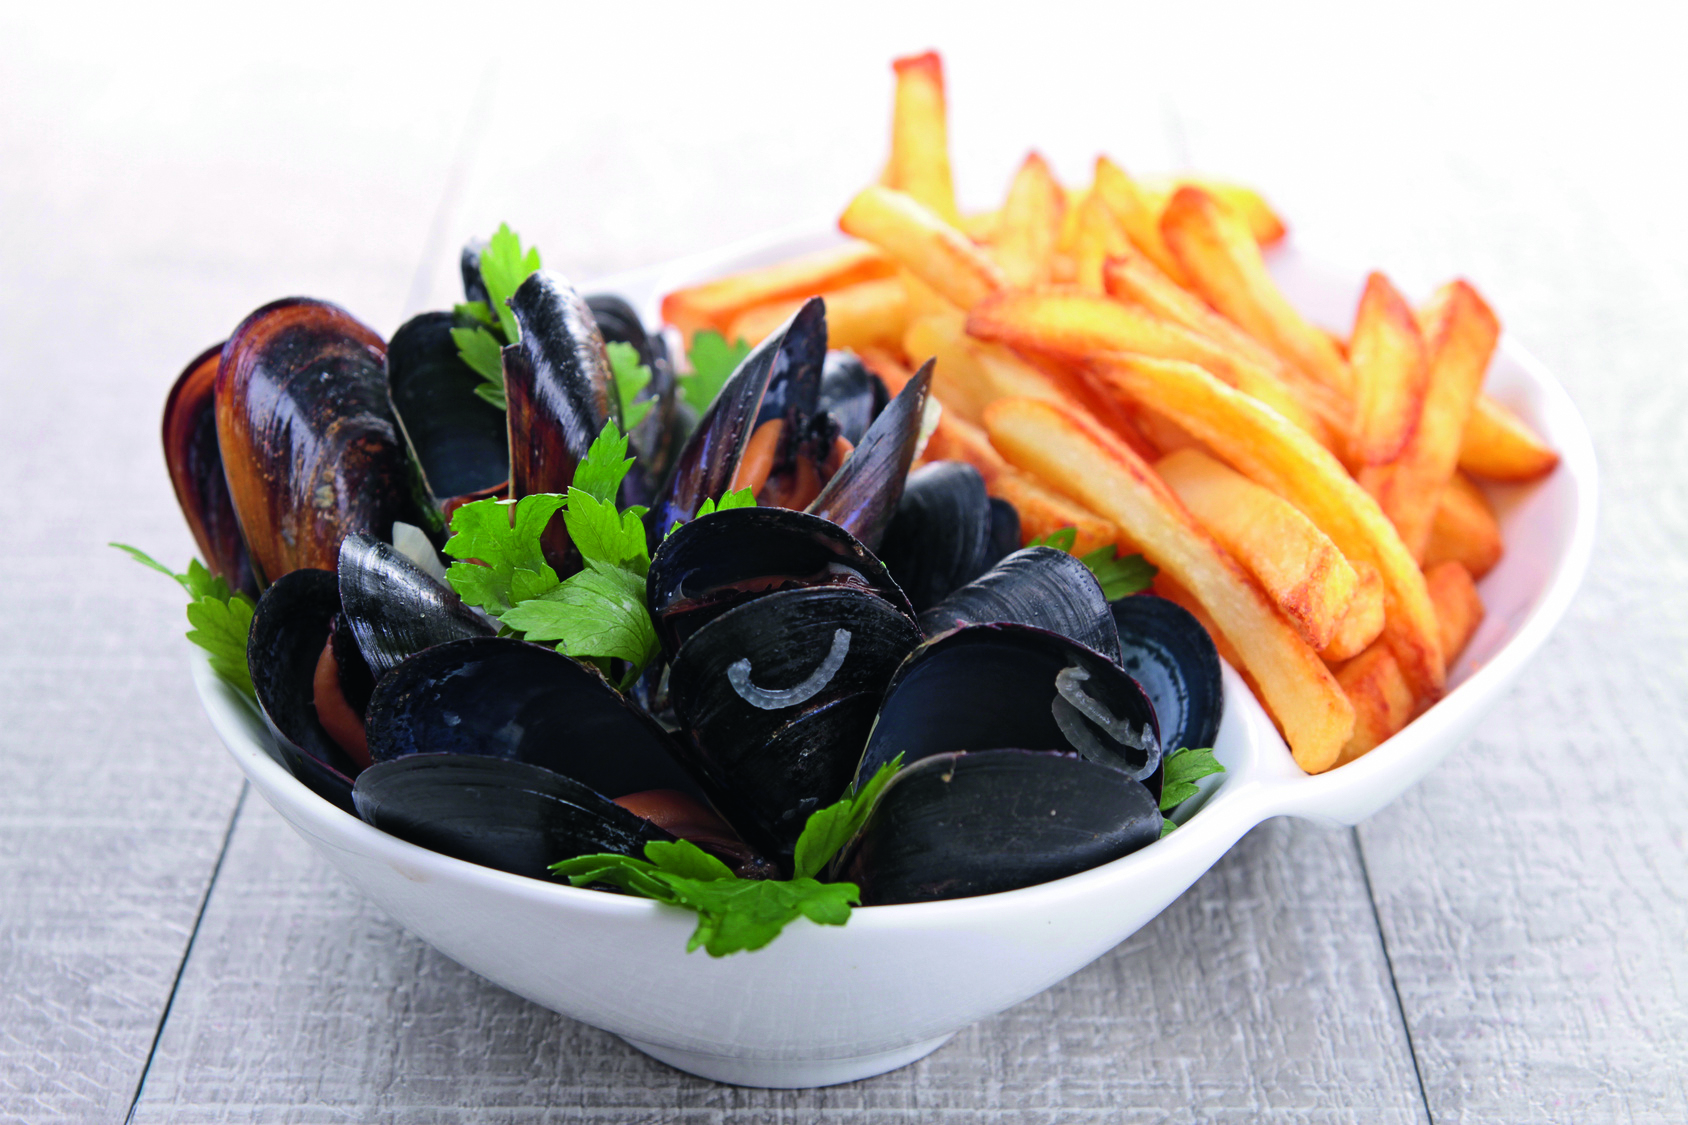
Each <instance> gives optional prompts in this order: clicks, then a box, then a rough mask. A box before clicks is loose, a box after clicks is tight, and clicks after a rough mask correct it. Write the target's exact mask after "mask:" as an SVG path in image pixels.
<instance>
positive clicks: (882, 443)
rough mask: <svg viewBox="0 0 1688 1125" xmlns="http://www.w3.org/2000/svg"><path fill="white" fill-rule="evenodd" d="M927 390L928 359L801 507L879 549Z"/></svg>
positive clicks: (894, 508)
mask: <svg viewBox="0 0 1688 1125" xmlns="http://www.w3.org/2000/svg"><path fill="white" fill-rule="evenodd" d="M931 389H932V361H931V360H927V361H926V363H925V365H924V366H922V367H921V368H920V370H919V371H917V372H915V374H914V378H912V379H910V380H909V381H908V382H907V383H905V384H903V389H902V390H900V391H898V392H897V396H896V397H895V398H893V399H892V400H891V404H890V405H889V406H887V407H886V408H885V409H884V410H882V411H880V413H879V417H877V418H875V419H874V420H873V424H872V425H871V426H869V427H868V428H867V432H866V433H865V434H863V435H862V440H861V443H860V444H859V445H857V446H856V448H855V450H854V451H853V452H852V453H851V454H850V456H849V457H848V458H846V459H845V461H844V463H843V464H842V465H840V466H839V467H838V471H837V472H836V473H834V474H833V475H832V478H831V479H830V480H828V481H827V482H826V487H825V488H823V489H821V493H820V495H819V496H817V497H815V499H814V502H813V503H811V504H810V505H809V506H808V508H807V509H805V510H806V511H808V512H811V513H813V514H814V515H817V516H820V517H822V518H823V519H828V520H831V521H832V522H833V523H835V524H837V525H838V526H839V527H842V528H843V529H844V530H845V531H848V532H849V533H850V534H851V535H854V536H855V537H856V538H857V539H859V540H861V542H862V543H863V544H864V545H866V547H867V549H868V550H870V551H876V550H878V549H879V545H880V540H881V539H883V538H884V537H885V529H886V528H887V527H889V526H890V523H891V518H892V517H893V516H894V515H896V513H897V505H898V504H899V503H900V502H901V501H902V498H903V485H904V482H905V481H906V480H907V479H908V470H909V466H910V465H911V464H913V462H914V451H915V447H916V446H917V445H918V444H919V443H920V428H921V423H922V421H923V420H924V418H925V416H926V399H927V395H928V394H929V393H930V391H931Z"/></svg>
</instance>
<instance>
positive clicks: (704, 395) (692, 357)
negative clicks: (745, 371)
mask: <svg viewBox="0 0 1688 1125" xmlns="http://www.w3.org/2000/svg"><path fill="white" fill-rule="evenodd" d="M749 354H750V345H749V344H747V343H746V342H745V341H744V340H743V339H742V338H741V339H739V340H737V341H735V342H734V343H731V344H729V343H727V338H726V337H725V336H722V335H721V333H719V332H716V331H715V330H714V329H711V328H706V329H704V330H703V331H702V332H699V333H698V334H697V335H695V336H693V337H692V346H691V347H689V348H687V349H686V361H687V362H688V363H690V364H691V367H692V373H691V374H690V375H682V376H680V394H681V397H683V398H684V399H685V400H686V402H688V403H689V404H690V405H691V407H692V409H693V410H696V411H697V412H698V413H699V414H702V413H703V412H704V411H705V410H708V409H709V404H710V403H712V402H714V401H715V396H716V395H718V394H720V393H721V387H722V386H723V385H724V384H725V383H726V382H727V378H728V376H730V375H732V373H733V372H734V371H736V370H737V369H738V365H739V364H740V363H742V362H744V357H745V356H747V355H749Z"/></svg>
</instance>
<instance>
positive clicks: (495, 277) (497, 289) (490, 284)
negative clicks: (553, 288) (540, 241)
mask: <svg viewBox="0 0 1688 1125" xmlns="http://www.w3.org/2000/svg"><path fill="white" fill-rule="evenodd" d="M538 270H539V250H538V249H537V248H535V247H531V246H530V247H528V249H527V250H526V251H525V252H524V251H523V250H522V240H521V239H520V238H517V237H516V233H515V232H514V231H512V230H511V229H510V224H509V223H499V224H498V231H497V233H495V234H494V235H493V236H492V238H491V240H490V241H488V242H487V244H486V249H484V250H482V251H481V280H482V281H483V282H485V283H486V292H487V296H488V297H490V298H491V302H490V303H491V305H492V311H493V313H494V314H495V315H497V317H498V323H499V326H500V327H502V328H503V329H504V339H505V341H506V342H508V343H511V344H513V343H515V342H516V341H517V340H519V339H521V338H522V333H521V329H519V328H518V327H517V326H516V314H515V313H513V312H511V311H510V306H509V305H507V304H505V302H506V301H508V300H509V299H510V298H511V296H513V295H514V294H515V292H516V290H517V289H519V288H521V284H522V282H524V281H526V280H527V279H528V276H529V275H530V274H533V273H536V272H538Z"/></svg>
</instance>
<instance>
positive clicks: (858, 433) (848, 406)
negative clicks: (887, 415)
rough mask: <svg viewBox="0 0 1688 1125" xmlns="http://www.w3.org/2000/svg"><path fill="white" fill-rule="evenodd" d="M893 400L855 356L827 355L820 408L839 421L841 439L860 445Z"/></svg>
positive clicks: (854, 354)
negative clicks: (868, 429)
mask: <svg viewBox="0 0 1688 1125" xmlns="http://www.w3.org/2000/svg"><path fill="white" fill-rule="evenodd" d="M890 401H891V394H890V392H889V391H887V390H886V389H885V382H884V380H882V379H880V377H879V376H877V375H875V374H874V373H873V372H871V371H869V370H868V369H867V364H865V363H863V362H862V361H861V358H860V357H859V356H857V355H856V353H854V352H848V351H832V352H827V353H826V363H825V365H824V366H823V367H822V369H821V393H820V401H819V402H818V403H817V406H818V408H819V409H820V410H822V411H824V412H825V413H827V414H830V415H832V417H833V418H834V420H836V421H837V423H838V433H839V436H841V437H842V438H843V439H844V440H845V441H847V442H849V443H850V444H851V445H860V444H861V440H862V435H864V434H866V433H867V428H868V427H869V426H871V425H873V420H874V419H875V418H877V417H879V412H880V411H882V410H884V409H885V406H886V404H887V403H889V402H890Z"/></svg>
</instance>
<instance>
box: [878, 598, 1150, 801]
mask: <svg viewBox="0 0 1688 1125" xmlns="http://www.w3.org/2000/svg"><path fill="white" fill-rule="evenodd" d="M998 748H1015V749H1021V750H1058V751H1061V752H1064V753H1066V752H1077V753H1078V754H1080V755H1082V756H1083V757H1085V758H1087V759H1089V760H1091V761H1095V762H1099V763H1101V764H1103V765H1106V766H1109V767H1110V768H1113V769H1118V770H1121V771H1123V772H1124V773H1125V775H1126V776H1127V777H1132V778H1135V779H1137V780H1140V781H1143V782H1145V783H1147V784H1148V785H1149V787H1150V788H1151V789H1152V790H1153V791H1154V792H1155V793H1156V794H1157V795H1158V794H1159V792H1160V782H1159V771H1160V761H1161V743H1160V738H1159V733H1158V727H1157V725H1156V722H1155V712H1154V708H1153V707H1152V706H1151V705H1150V703H1149V700H1148V697H1147V696H1145V695H1144V694H1143V691H1142V689H1141V688H1139V687H1138V686H1137V683H1136V681H1134V680H1133V679H1132V678H1131V677H1130V676H1127V675H1126V674H1125V673H1124V672H1123V671H1121V670H1120V667H1119V665H1117V664H1115V663H1114V662H1113V661H1112V660H1110V659H1108V658H1107V657H1105V656H1103V655H1101V654H1100V653H1098V652H1096V651H1095V650H1093V649H1089V648H1086V647H1084V646H1083V645H1081V644H1078V643H1077V642H1075V641H1073V640H1071V639H1069V638H1067V637H1063V636H1060V635H1058V634H1056V633H1051V632H1047V631H1045V630H1042V629H1034V628H1031V627H1029V626H1025V625H972V626H969V627H967V628H964V629H957V630H956V631H954V632H952V633H945V634H942V635H940V636H939V637H938V638H937V639H936V640H932V641H928V642H926V643H925V644H924V645H922V646H921V647H920V648H919V649H917V650H916V651H915V652H914V654H913V655H911V656H910V657H909V658H908V659H907V660H906V661H904V662H903V665H902V667H901V668H899V669H897V674H896V676H895V678H894V679H893V680H892V681H891V685H890V688H889V689H888V690H887V691H886V693H885V701H884V704H883V705H882V706H881V707H880V710H879V719H878V721H877V722H876V723H875V724H874V728H873V737H872V739H870V740H869V742H868V745H867V751H866V753H864V754H863V755H862V761H861V766H860V768H859V770H858V771H857V778H858V780H865V779H866V778H868V777H870V776H872V774H873V772H874V771H875V770H877V769H878V768H879V767H880V766H881V765H883V764H884V763H886V762H889V761H891V760H893V759H894V758H896V757H897V755H899V754H901V755H902V756H903V761H904V762H905V763H910V762H915V761H918V760H919V759H921V758H925V757H929V756H930V755H933V754H945V753H950V752H953V751H958V750H992V749H998Z"/></svg>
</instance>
